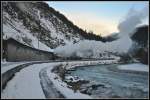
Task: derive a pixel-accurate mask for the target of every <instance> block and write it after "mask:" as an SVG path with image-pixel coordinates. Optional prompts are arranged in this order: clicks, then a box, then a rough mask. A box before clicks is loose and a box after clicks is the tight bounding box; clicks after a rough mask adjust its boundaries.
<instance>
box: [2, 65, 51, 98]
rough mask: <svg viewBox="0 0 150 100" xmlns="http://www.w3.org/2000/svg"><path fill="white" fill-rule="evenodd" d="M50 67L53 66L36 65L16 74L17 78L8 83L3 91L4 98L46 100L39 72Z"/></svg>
mask: <svg viewBox="0 0 150 100" xmlns="http://www.w3.org/2000/svg"><path fill="white" fill-rule="evenodd" d="M49 65H51V64H34V65H31V66H30V67H26V68H24V69H22V70H21V71H20V72H18V73H16V75H15V77H14V78H13V79H12V80H11V81H9V82H8V84H7V86H6V88H5V89H4V90H3V91H2V98H4V99H5V98H7V99H8V98H9V99H21V98H22V99H25V98H32V99H33V98H38V99H44V98H45V95H44V94H43V90H42V88H41V85H40V79H39V71H40V70H41V69H42V68H44V67H45V66H49Z"/></svg>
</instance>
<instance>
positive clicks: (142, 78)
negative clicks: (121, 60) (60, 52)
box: [71, 64, 149, 98]
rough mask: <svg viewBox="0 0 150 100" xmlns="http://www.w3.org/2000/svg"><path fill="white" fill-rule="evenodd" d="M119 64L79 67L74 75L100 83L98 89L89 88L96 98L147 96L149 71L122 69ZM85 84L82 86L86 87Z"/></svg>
mask: <svg viewBox="0 0 150 100" xmlns="http://www.w3.org/2000/svg"><path fill="white" fill-rule="evenodd" d="M117 66H119V65H118V64H112V65H95V66H84V67H77V68H76V70H75V71H71V75H72V76H78V77H80V78H83V79H85V80H90V83H89V84H91V83H92V84H93V83H94V84H100V85H99V86H98V87H97V88H96V89H89V88H88V89H87V91H89V93H90V95H91V96H93V97H95V98H147V97H148V92H149V89H148V73H147V72H134V71H129V72H128V71H120V70H118V69H117ZM84 87H85V84H84V85H82V86H81V88H84Z"/></svg>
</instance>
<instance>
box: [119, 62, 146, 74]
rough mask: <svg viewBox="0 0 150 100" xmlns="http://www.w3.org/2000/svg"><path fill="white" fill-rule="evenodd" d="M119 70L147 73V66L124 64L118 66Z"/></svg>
mask: <svg viewBox="0 0 150 100" xmlns="http://www.w3.org/2000/svg"><path fill="white" fill-rule="evenodd" d="M118 68H119V69H120V70H131V71H144V72H149V66H148V65H144V64H141V63H137V64H126V65H120V66H118Z"/></svg>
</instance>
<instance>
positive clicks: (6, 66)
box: [1, 62, 27, 74]
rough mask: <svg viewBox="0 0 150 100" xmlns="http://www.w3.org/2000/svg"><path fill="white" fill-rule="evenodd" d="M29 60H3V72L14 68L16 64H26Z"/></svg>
mask: <svg viewBox="0 0 150 100" xmlns="http://www.w3.org/2000/svg"><path fill="white" fill-rule="evenodd" d="M25 63H27V62H1V74H3V73H5V72H6V71H8V70H9V69H12V68H14V67H16V66H19V65H22V64H25Z"/></svg>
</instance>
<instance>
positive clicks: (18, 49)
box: [3, 38, 57, 61]
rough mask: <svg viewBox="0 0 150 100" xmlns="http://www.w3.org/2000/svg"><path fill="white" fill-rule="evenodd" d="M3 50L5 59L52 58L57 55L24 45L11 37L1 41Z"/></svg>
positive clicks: (30, 59) (33, 59) (36, 59)
mask: <svg viewBox="0 0 150 100" xmlns="http://www.w3.org/2000/svg"><path fill="white" fill-rule="evenodd" d="M3 50H4V54H3V55H4V56H5V58H6V60H7V61H39V60H54V59H55V58H56V57H57V56H56V55H55V54H54V53H53V52H47V51H42V50H38V49H35V48H32V47H29V46H26V45H24V44H22V43H20V42H18V41H16V40H14V39H12V38H10V39H8V40H4V41H3Z"/></svg>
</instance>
